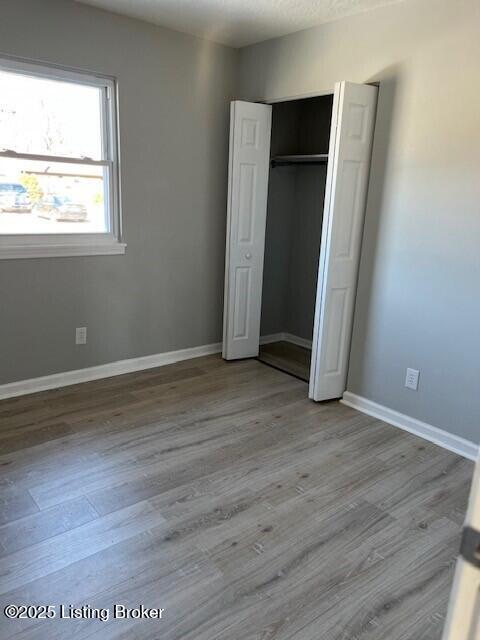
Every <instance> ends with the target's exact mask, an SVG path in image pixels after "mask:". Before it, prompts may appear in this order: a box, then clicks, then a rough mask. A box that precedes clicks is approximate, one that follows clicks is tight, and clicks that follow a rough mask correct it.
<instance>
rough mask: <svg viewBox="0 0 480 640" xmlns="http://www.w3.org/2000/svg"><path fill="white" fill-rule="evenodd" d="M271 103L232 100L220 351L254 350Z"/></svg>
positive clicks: (240, 353)
mask: <svg viewBox="0 0 480 640" xmlns="http://www.w3.org/2000/svg"><path fill="white" fill-rule="evenodd" d="M271 118H272V108H271V106H269V105H263V104H254V103H251V102H242V101H235V102H232V105H231V112H230V156H229V177H228V211H227V243H226V257H225V298H224V316H223V357H224V358H225V359H227V360H233V359H236V358H248V357H253V356H256V355H258V345H259V340H260V314H261V305H262V279H263V256H264V248H265V226H266V215H267V193H268V172H269V160H270V130H271Z"/></svg>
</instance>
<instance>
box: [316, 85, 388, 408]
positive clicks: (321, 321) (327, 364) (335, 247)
mask: <svg viewBox="0 0 480 640" xmlns="http://www.w3.org/2000/svg"><path fill="white" fill-rule="evenodd" d="M377 92H378V89H377V87H373V86H370V85H364V84H354V83H352V82H340V83H337V84H336V85H335V93H334V98H333V112H332V124H331V131H330V148H329V155H328V168H327V184H326V190H325V205H324V212H323V222H322V242H321V248H320V261H319V268H318V280H317V296H316V303H315V322H314V329H313V342H312V361H311V367H310V388H309V397H310V398H312V399H313V400H318V401H319V400H329V399H331V398H339V397H341V396H342V394H343V392H344V391H345V389H346V383H347V373H348V358H349V354H350V343H351V334H352V326H353V312H354V306H355V295H356V290H357V276H358V265H359V261H360V250H361V244H362V233H363V221H364V217H365V205H366V199H367V188H368V177H369V172H370V158H371V152H372V141H373V128H374V123H375V112H376V106H377Z"/></svg>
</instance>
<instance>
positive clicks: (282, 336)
mask: <svg viewBox="0 0 480 640" xmlns="http://www.w3.org/2000/svg"><path fill="white" fill-rule="evenodd" d="M272 342H291V343H292V344H296V345H297V346H299V347H303V348H304V349H311V348H312V341H311V340H307V339H306V338H300V336H295V335H293V333H287V332H285V331H283V332H282V333H271V334H270V335H266V336H260V344H271V343H272Z"/></svg>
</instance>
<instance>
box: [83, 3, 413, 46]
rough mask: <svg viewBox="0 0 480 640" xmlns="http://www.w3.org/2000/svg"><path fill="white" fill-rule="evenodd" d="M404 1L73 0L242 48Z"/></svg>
mask: <svg viewBox="0 0 480 640" xmlns="http://www.w3.org/2000/svg"><path fill="white" fill-rule="evenodd" d="M401 1H402V0H77V2H83V4H90V5H93V6H95V7H99V8H101V9H106V10H107V11H112V12H114V13H120V14H124V15H126V16H131V17H133V18H139V19H140V20H145V21H147V22H152V23H154V24H158V25H161V26H164V27H169V28H170V29H175V30H177V31H183V32H185V33H191V34H193V35H197V36H201V37H203V38H207V39H209V40H214V41H215V42H222V43H224V44H228V45H230V46H233V47H243V46H245V45H248V44H253V43H254V42H260V41H261V40H268V39H269V38H275V37H277V36H282V35H285V34H287V33H293V32H294V31H300V30H301V29H307V28H308V27H313V26H315V25H318V24H322V23H325V22H331V21H333V20H338V19H339V18H344V17H345V16H349V15H353V14H355V13H360V12H362V11H368V10H369V9H375V8H376V7H381V6H384V5H389V4H394V3H396V2H401Z"/></svg>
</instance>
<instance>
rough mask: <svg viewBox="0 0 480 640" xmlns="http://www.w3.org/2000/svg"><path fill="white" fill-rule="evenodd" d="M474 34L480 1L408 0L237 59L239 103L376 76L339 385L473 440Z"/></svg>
mask: <svg viewBox="0 0 480 640" xmlns="http://www.w3.org/2000/svg"><path fill="white" fill-rule="evenodd" d="M479 33H480V3H479V2H478V0H455V1H452V0H406V1H405V2H403V3H399V4H395V5H392V6H389V7H386V8H383V9H378V10H375V11H370V12H367V13H363V14H360V15H357V16H354V17H351V18H347V19H344V20H339V21H337V22H334V23H331V24H328V25H323V26H320V27H317V28H314V29H310V30H307V31H304V32H300V33H296V34H293V35H290V36H286V37H283V38H279V39H275V40H271V41H268V42H265V43H263V44H259V45H255V46H252V47H249V48H247V49H245V50H243V56H242V86H243V91H242V94H243V97H244V98H245V99H249V98H250V99H255V98H267V99H271V98H279V97H282V96H288V95H298V94H302V93H305V92H311V91H316V90H322V89H327V90H328V89H330V88H331V87H332V86H333V83H334V82H335V81H337V80H352V81H356V82H371V81H380V83H381V87H380V95H379V107H378V119H377V127H376V133H375V141H374V150H373V164H372V174H371V181H370V190H369V196H368V206H367V215H366V225H365V235H364V244H363V252H362V261H361V268H360V280H359V290H358V297H357V307H356V313H355V329H354V335H353V345H352V350H351V358H350V374H349V380H348V388H349V390H350V391H352V392H354V393H357V394H360V395H362V396H365V397H367V398H369V399H371V400H374V401H376V402H379V403H381V404H383V405H386V406H388V407H391V408H393V409H396V410H398V411H401V412H403V413H406V414H408V415H410V416H413V417H415V418H417V419H419V420H423V421H425V422H428V423H431V424H433V425H436V426H438V427H440V428H442V429H445V430H448V431H450V432H452V433H455V434H458V435H461V436H464V437H466V438H468V439H471V440H473V441H475V442H479V441H480V426H479V423H480V393H479V379H480V331H479V326H480V292H479V282H480V249H479V247H480V180H479V174H480V91H479V87H478V80H477V78H478V70H479V68H480V38H479ZM406 367H414V368H417V369H419V370H420V372H421V377H420V387H419V390H418V392H417V393H415V392H412V391H409V390H407V389H405V388H404V377H405V369H406Z"/></svg>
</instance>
